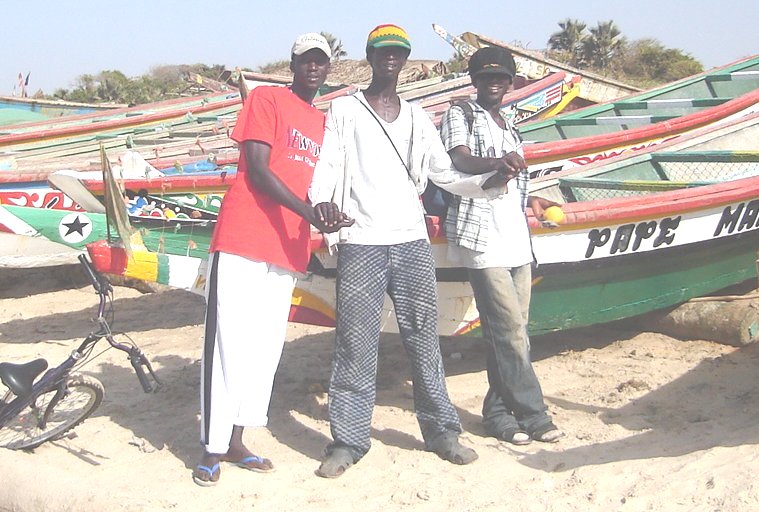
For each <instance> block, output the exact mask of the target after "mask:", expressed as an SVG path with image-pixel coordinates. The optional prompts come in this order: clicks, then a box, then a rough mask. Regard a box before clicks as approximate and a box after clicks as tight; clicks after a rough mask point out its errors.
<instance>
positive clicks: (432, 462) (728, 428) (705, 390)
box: [0, 267, 759, 512]
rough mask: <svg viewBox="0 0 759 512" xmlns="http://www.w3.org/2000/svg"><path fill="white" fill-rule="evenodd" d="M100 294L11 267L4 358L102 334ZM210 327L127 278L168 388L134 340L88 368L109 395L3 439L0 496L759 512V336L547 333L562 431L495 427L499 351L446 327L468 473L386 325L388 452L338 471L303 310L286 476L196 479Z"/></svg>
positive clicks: (542, 364)
mask: <svg viewBox="0 0 759 512" xmlns="http://www.w3.org/2000/svg"><path fill="white" fill-rule="evenodd" d="M73 269H76V267H73ZM76 270H78V269H76ZM96 303H97V296H96V295H95V293H94V292H93V290H92V288H91V287H89V286H88V285H86V281H85V280H84V278H83V277H79V275H78V273H77V272H75V271H73V270H72V267H61V268H60V269H57V270H56V271H52V272H51V271H42V270H32V269H30V270H21V269H12V270H11V269H0V360H3V361H12V362H24V361H26V360H31V359H32V358H35V357H40V356H44V357H46V358H47V359H48V360H50V361H51V362H52V363H57V362H59V361H61V360H62V359H63V358H65V357H66V355H67V354H68V353H69V351H70V350H71V348H72V347H73V345H74V343H75V341H76V340H78V339H79V338H81V336H83V335H85V334H86V333H88V332H89V331H90V329H91V328H92V324H91V323H90V318H91V317H92V316H93V315H94V313H95V306H96ZM202 322H203V299H202V297H199V296H196V295H192V294H189V293H186V292H182V291H177V290H168V291H162V292H158V293H147V294H143V293H141V292H139V291H137V290H135V289H132V288H127V287H122V286H118V287H116V290H115V321H114V323H113V327H114V329H115V330H118V331H126V332H127V333H128V334H129V336H130V337H131V338H132V339H133V340H134V341H135V342H136V343H137V344H138V345H139V346H140V347H141V348H142V349H143V350H144V351H145V352H146V353H147V354H148V356H149V358H150V360H151V361H152V362H153V364H154V366H155V368H156V369H157V372H158V375H159V377H160V378H161V379H162V381H163V383H164V385H163V388H162V389H161V390H160V391H159V392H158V393H156V394H150V395H148V394H144V393H143V392H142V390H141V388H140V386H139V383H138V381H137V379H136V377H135V375H134V373H133V371H132V369H131V366H130V365H129V362H128V361H127V360H126V357H125V356H124V354H122V353H121V352H117V351H114V350H110V351H108V352H106V353H104V354H103V355H101V356H100V357H98V358H97V359H95V360H94V361H92V362H91V363H90V364H89V365H87V366H86V367H85V368H84V369H83V372H84V373H88V374H91V375H93V376H95V377H97V378H98V379H100V380H101V381H102V382H103V384H104V386H105V390H106V394H105V398H104V400H103V403H102V405H101V406H100V408H99V409H98V410H97V411H95V413H94V415H93V417H91V418H90V419H88V420H87V421H86V422H85V423H83V424H82V425H80V426H79V427H77V428H76V429H75V430H74V431H73V433H71V434H70V435H68V436H66V437H64V438H63V439H60V440H57V441H54V442H51V443H46V444H44V445H42V446H41V447H39V448H37V449H35V450H34V451H33V452H23V451H8V450H0V461H2V467H3V470H4V474H3V476H2V479H0V510H2V511H14V512H53V511H56V512H57V511H100V510H114V511H159V510H181V511H185V510H189V511H195V510H198V511H210V510H230V511H242V510H277V511H301V512H302V511H310V510H330V511H334V512H340V511H349V510H351V511H352V510H367V511H373V510H402V511H406V510H408V511H445V510H461V511H500V510H510V511H567V510H589V511H595V510H599V511H600V510H604V511H606V510H622V511H649V510H667V511H670V510H673V511H690V510H695V511H701V510H703V511H747V510H758V509H759V485H758V484H757V483H756V478H755V476H754V475H755V473H754V471H756V470H757V468H759V446H758V444H759V428H757V425H756V421H757V420H756V418H757V412H758V411H759V392H758V391H759V390H758V389H757V388H759V381H758V380H757V378H756V376H757V371H756V370H757V366H759V347H757V346H756V344H752V345H746V346H743V347H731V346H726V345H722V344H719V343H714V342H710V341H681V340H677V339H673V338H670V337H667V336H665V335H662V334H656V333H647V332H638V331H634V330H625V329H622V328H621V327H619V326H604V327H596V328H588V329H579V330H574V331H571V332H566V333H560V334H555V335H550V336H544V337H541V338H535V339H533V359H534V361H535V368H536V372H537V373H538V376H539V378H540V380H541V383H542V386H543V391H544V393H545V396H546V401H547V403H548V405H549V408H550V412H551V413H552V415H553V416H554V420H555V422H556V423H557V425H559V426H560V427H561V428H562V429H563V430H564V431H565V432H566V433H567V437H566V438H565V439H563V440H562V441H561V442H560V443H558V444H555V445H553V444H552V445H546V444H541V443H535V442H534V443H532V444H530V445H527V446H520V447H516V446H513V445H510V444H506V443H502V442H498V441H497V440H495V439H494V438H490V437H487V436H486V434H485V431H484V429H483V427H482V425H481V422H480V407H481V402H482V398H483V395H484V393H485V391H486V376H485V369H484V349H483V346H482V344H481V342H480V341H479V340H478V339H476V338H445V339H443V340H442V342H441V345H442V349H443V353H444V356H445V366H446V373H447V376H448V388H449V391H450V393H451V397H452V399H453V401H454V403H455V404H456V406H457V407H458V410H459V414H460V416H461V420H462V424H463V427H464V430H465V433H464V434H463V436H462V439H463V442H464V443H465V444H467V445H468V446H471V447H473V448H475V449H476V450H477V452H478V453H479V456H480V458H479V460H478V461H476V462H475V463H474V464H471V465H469V466H463V467H459V466H454V465H451V464H449V463H447V462H444V461H442V460H441V459H439V458H438V457H437V456H435V455H434V454H432V453H428V452H425V451H424V449H423V444H422V441H421V435H420V433H419V429H418V425H417V423H416V419H415V416H414V414H413V407H412V390H411V385H410V380H409V379H410V373H409V368H408V364H407V362H406V357H405V354H404V352H403V348H402V346H401V343H400V340H399V338H398V336H397V335H390V334H388V335H383V340H382V345H381V349H380V350H381V354H380V369H379V375H378V396H377V406H376V408H375V414H374V420H373V431H372V443H373V445H372V449H371V450H370V452H369V453H368V455H367V456H366V457H365V458H364V459H363V460H361V461H360V462H359V463H358V464H357V465H356V466H355V467H353V468H351V469H350V470H349V471H348V472H347V473H346V474H345V475H344V476H343V477H341V478H339V479H336V480H325V479H321V478H318V477H317V476H315V474H314V471H315V469H316V468H317V467H318V461H319V458H320V457H321V454H322V450H323V449H324V446H325V445H326V443H327V442H328V441H329V424H328V422H327V405H326V404H327V396H326V393H325V390H326V388H327V382H328V380H329V374H330V362H331V355H332V344H333V335H334V333H333V330H332V329H326V328H320V327H313V326H305V325H298V324H291V325H290V327H289V330H288V337H287V343H286V344H285V349H284V353H283V355H282V361H281V364H280V368H279V372H278V374H277V378H276V382H275V386H274V393H273V398H272V403H271V408H270V421H269V428H268V429H260V430H250V429H249V430H248V432H247V433H246V436H247V442H248V443H249V445H250V446H251V447H253V448H254V451H255V452H256V453H258V454H260V455H263V456H266V457H269V458H271V459H272V460H273V461H274V463H275V465H276V467H277V471H276V472H274V473H271V474H256V473H252V472H248V471H244V470H242V469H239V468H237V467H234V466H231V465H223V466H222V474H221V481H220V483H219V484H218V485H217V486H216V487H213V488H201V487H198V486H197V485H195V484H194V483H193V482H192V480H191V478H190V473H191V468H192V467H193V466H194V465H195V464H196V463H197V460H198V457H199V454H200V446H199V444H198V407H199V406H198V392H199V391H198V388H199V359H200V352H201V346H202V335H203V326H202ZM102 348H105V344H104V345H103V347H102ZM251 368H252V369H254V368H255V363H252V364H251Z"/></svg>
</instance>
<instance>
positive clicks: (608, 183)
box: [88, 114, 759, 335]
mask: <svg viewBox="0 0 759 512" xmlns="http://www.w3.org/2000/svg"><path fill="white" fill-rule="evenodd" d="M757 136H759V114H755V115H753V116H751V117H749V118H746V119H741V120H738V121H734V122H733V123H730V124H728V125H725V126H721V127H710V128H709V129H702V130H699V131H698V132H696V133H695V134H693V135H692V136H691V137H689V138H688V139H681V140H675V141H672V142H668V143H666V144H663V145H662V146H661V147H656V148H650V149H648V150H645V151H642V152H639V153H636V154H633V155H630V156H627V155H623V156H620V157H617V158H615V159H612V160H609V161H606V162H600V163H597V164H594V165H592V166H589V167H587V168H585V169H583V170H582V171H577V172H565V173H559V174H557V175H555V177H554V176H548V177H545V178H541V179H538V180H536V183H534V184H533V189H534V191H533V193H534V194H536V195H544V196H546V197H549V198H551V199H553V200H556V201H558V202H560V203H563V209H564V212H565V215H566V220H565V221H564V222H563V223H561V224H560V225H558V227H556V226H553V227H552V226H548V225H546V224H544V223H542V222H539V221H538V220H537V219H535V218H534V217H533V216H532V215H531V214H529V215H528V222H529V225H530V229H531V231H532V234H533V247H534V252H535V255H536V258H537V262H538V266H537V268H536V270H535V272H534V281H533V301H532V304H533V308H532V311H531V321H530V331H531V332H532V333H533V334H541V333H547V332H551V331H556V330H562V329H568V328H573V327H579V326H584V325H592V324H596V323H601V322H608V321H612V320H617V319H621V318H627V317H631V316H634V315H638V314H642V313H645V312H648V311H653V310H656V309H661V308H664V307H668V306H672V305H675V304H678V303H681V302H684V301H687V300H688V299H690V298H692V297H695V296H699V295H703V294H707V293H711V292H714V291H717V290H719V289H721V288H724V287H726V286H729V285H732V284H735V283H739V282H742V281H744V280H747V279H752V278H755V277H756V254H757V250H759V220H758V219H759V152H758V151H757V149H756V142H755V141H756V140H757ZM731 147H732V148H735V149H734V150H728V149H719V148H731ZM747 147H748V148H751V147H753V151H746V148H747ZM599 191H601V192H603V194H604V196H600V195H598V194H599ZM428 228H429V234H430V238H431V241H432V247H433V254H434V256H435V261H436V267H437V274H438V289H439V329H440V333H441V334H445V335H463V334H473V333H476V332H477V331H478V329H479V320H478V317H477V311H476V307H475V304H474V301H473V298H472V293H471V289H470V288H469V285H468V283H467V282H466V272H465V270H464V269H462V268H459V267H457V266H456V264H455V263H453V262H451V261H449V260H448V259H447V244H446V241H445V239H444V237H443V233H442V231H441V226H440V222H439V219H437V218H433V217H430V218H428ZM313 248H314V250H313V258H312V264H311V267H310V270H311V273H310V275H309V276H308V277H307V278H305V279H302V280H300V281H299V283H298V289H297V290H296V292H295V294H294V298H293V308H292V313H291V318H292V319H293V320H295V321H300V322H305V323H314V324H319V325H333V324H334V309H333V307H334V306H333V305H334V277H335V266H336V258H335V257H334V256H332V255H330V254H329V253H328V252H327V251H326V250H325V249H324V248H323V247H321V246H320V238H319V237H318V236H317V237H314V239H313ZM88 251H89V252H90V254H91V256H92V257H93V260H94V261H95V262H96V265H97V266H98V268H100V269H101V270H103V271H106V272H110V273H115V274H120V275H127V276H130V277H134V278H140V279H147V280H158V282H164V283H167V284H171V285H172V286H177V287H181V288H186V289H191V290H194V291H201V290H202V287H203V285H204V272H205V258H204V257H202V256H201V257H190V258H188V257H186V256H180V255H177V254H168V253H166V252H164V253H156V252H150V251H136V252H135V254H134V257H135V259H134V260H128V259H127V258H126V255H125V254H124V253H123V250H122V249H120V248H119V247H118V246H117V245H115V244H113V243H110V244H109V243H107V242H98V243H96V244H92V245H89V246H88ZM159 269H160V271H159ZM383 328H384V329H386V330H390V331H393V330H396V329H397V326H396V325H395V320H394V317H393V313H392V307H391V305H390V303H389V302H387V303H386V304H385V324H384V327H383Z"/></svg>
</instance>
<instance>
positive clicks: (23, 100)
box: [0, 96, 126, 126]
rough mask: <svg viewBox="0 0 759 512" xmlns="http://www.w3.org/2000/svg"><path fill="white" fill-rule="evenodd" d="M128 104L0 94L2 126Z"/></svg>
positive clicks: (0, 123) (120, 106)
mask: <svg viewBox="0 0 759 512" xmlns="http://www.w3.org/2000/svg"><path fill="white" fill-rule="evenodd" d="M123 107H126V105H123V104H118V103H77V102H73V101H64V100H47V99H43V98H27V97H21V96H0V126H4V125H12V124H18V123H22V122H30V121H43V120H46V119H50V118H58V117H62V116H70V115H77V114H90V113H94V112H103V111H106V110H113V109H116V108H123Z"/></svg>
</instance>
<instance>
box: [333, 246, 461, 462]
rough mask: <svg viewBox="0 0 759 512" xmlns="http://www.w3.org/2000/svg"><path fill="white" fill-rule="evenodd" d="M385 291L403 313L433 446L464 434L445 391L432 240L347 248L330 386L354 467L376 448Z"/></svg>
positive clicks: (336, 425) (419, 403)
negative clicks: (373, 430)
mask: <svg viewBox="0 0 759 512" xmlns="http://www.w3.org/2000/svg"><path fill="white" fill-rule="evenodd" d="M385 292H387V293H388V295H389V296H390V299H391V300H392V302H393V306H394V307H395V315H396V318H397V320H398V326H399V328H400V333H401V339H402V340H403V345H404V347H405V349H406V353H407V355H408V356H409V359H410V362H411V369H412V383H413V386H414V409H415V411H416V416H417V420H418V421H419V427H420V428H421V431H422V437H423V438H424V441H425V445H427V446H429V443H430V442H431V441H432V440H433V439H435V438H436V437H437V436H438V435H440V434H443V433H445V432H455V433H456V434H458V433H460V432H461V425H460V423H459V417H458V414H457V412H456V409H455V408H454V407H453V404H452V403H451V400H450V398H449V397H448V390H447V389H446V386H445V373H444V370H443V361H442V356H441V354H440V340H439V338H438V335H437V283H436V281H435V266H434V261H433V259H432V253H431V251H430V245H429V242H427V241H426V240H416V241H414V242H408V243H404V244H398V245H389V246H367V245H353V244H349V245H348V244H346V245H341V246H340V250H339V252H338V260H337V335H336V343H335V358H334V367H333V370H332V379H331V381H330V387H329V419H330V427H331V431H332V437H333V439H334V442H333V443H332V444H331V445H330V446H329V447H328V448H327V452H328V453H329V452H331V450H332V449H334V448H336V447H347V448H348V449H349V450H350V451H351V453H352V454H353V457H354V461H357V460H358V459H360V458H361V457H363V456H364V455H365V454H366V452H367V451H369V447H370V446H371V442H370V440H369V432H370V429H371V419H372V410H373V409H374V403H375V397H376V376H377V353H378V348H379V335H380V322H381V313H382V304H383V302H384V297H385Z"/></svg>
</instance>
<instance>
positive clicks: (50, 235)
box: [0, 205, 215, 267]
mask: <svg viewBox="0 0 759 512" xmlns="http://www.w3.org/2000/svg"><path fill="white" fill-rule="evenodd" d="M130 222H131V226H132V228H133V229H134V232H135V240H136V243H138V244H139V245H141V246H142V247H144V248H145V250H148V251H152V252H156V253H170V254H180V255H185V256H192V257H205V256H206V255H207V253H208V245H209V243H210V240H211V235H212V233H213V228H214V225H215V219H191V218H188V217H187V216H184V217H183V216H175V215H173V216H166V215H165V214H164V215H160V216H150V215H147V216H132V217H130ZM111 231H112V230H111V229H110V228H109V226H108V223H107V221H106V216H105V214H103V213H93V212H86V211H75V212H71V211H63V210H52V209H45V208H30V207H23V206H2V205H0V233H7V234H12V235H20V236H23V237H26V238H34V239H37V240H43V241H45V242H49V243H54V244H57V246H54V247H55V250H51V251H49V252H50V255H49V258H50V259H49V261H48V262H45V261H43V258H42V256H41V255H38V256H37V257H36V259H35V261H36V262H37V263H38V264H50V262H56V263H58V262H60V259H61V254H66V255H68V256H69V258H71V256H72V253H71V251H69V250H68V249H74V250H78V251H80V252H81V251H83V250H84V248H85V246H86V245H87V244H89V243H93V242H96V241H99V240H104V239H108V238H109V236H111V235H110V233H111ZM113 236H116V235H115V234H114V235H113ZM3 240H4V247H3V251H2V252H0V267H3V266H13V265H12V264H11V263H12V260H14V259H23V258H19V256H23V255H22V254H20V251H18V250H16V248H14V247H13V244H22V245H23V244H25V243H26V241H25V240H23V239H22V238H15V239H14V238H4V239H3Z"/></svg>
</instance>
